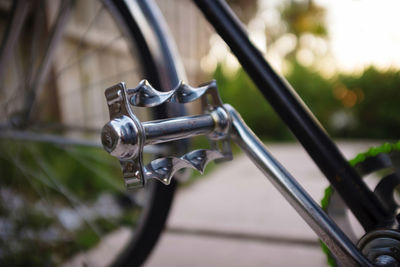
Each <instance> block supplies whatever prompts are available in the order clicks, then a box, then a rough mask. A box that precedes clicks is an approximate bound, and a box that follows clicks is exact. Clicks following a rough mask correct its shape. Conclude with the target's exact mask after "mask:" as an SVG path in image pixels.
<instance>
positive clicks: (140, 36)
mask: <svg viewBox="0 0 400 267" xmlns="http://www.w3.org/2000/svg"><path fill="white" fill-rule="evenodd" d="M77 2H78V3H79V4H80V2H79V1H77ZM148 4H149V3H142V2H141V3H140V4H139V5H137V7H139V6H140V8H141V9H146V10H147V12H149V10H150V9H149V6H148ZM16 5H17V4H16V2H14V4H13V6H14V8H15V7H16ZM103 5H104V7H105V9H107V13H109V14H110V15H111V17H113V19H114V21H115V22H116V24H117V26H118V28H119V29H120V30H121V32H122V34H123V36H124V37H125V39H126V40H128V43H130V44H131V45H132V43H133V45H132V47H136V49H137V51H138V53H136V55H137V56H139V57H140V63H139V66H140V67H141V68H142V69H143V72H142V74H143V77H141V78H145V79H147V80H149V81H150V83H151V84H152V85H153V86H154V87H156V88H160V89H164V90H165V89H172V88H173V87H174V85H176V83H177V82H178V74H177V71H176V69H177V68H176V67H175V62H174V60H175V58H173V57H171V55H172V54H173V52H171V51H169V46H168V44H167V43H164V44H163V41H165V40H166V37H165V36H164V33H163V32H162V31H161V29H159V28H157V26H154V25H157V23H158V22H157V21H155V22H154V21H153V23H155V24H151V23H150V24H149V23H148V22H143V21H139V20H143V18H142V17H141V16H142V15H143V14H142V13H141V14H142V15H140V16H139V18H138V17H137V14H133V13H134V12H132V10H130V8H129V7H128V6H127V4H126V3H125V1H118V0H117V1H108V0H103ZM30 8H32V7H30ZM102 8H103V7H102ZM35 11H36V10H35ZM153 11H154V10H153ZM153 11H152V10H150V13H148V14H147V15H146V14H145V16H144V18H145V19H149V16H150V17H151V16H152V14H153V13H152V12H153ZM101 12H103V11H101ZM33 18H35V16H33ZM150 19H154V18H150ZM29 22H31V21H29V20H27V22H26V23H29ZM141 23H147V25H150V28H148V29H150V31H151V32H143V31H142V26H141ZM90 27H92V26H90ZM27 29H31V28H30V27H28V26H24V28H23V30H22V34H20V36H19V38H18V41H17V42H20V38H26V36H28V35H29V34H25V32H23V31H26V30H27ZM5 32H7V31H5ZM149 34H150V35H154V34H157V35H158V37H157V38H161V39H159V40H158V42H159V43H156V44H154V43H151V44H149V43H148V35H149ZM153 37H154V36H153ZM164 38H165V39H164ZM28 40H30V39H29V38H28ZM32 40H33V38H32ZM153 40H154V39H153ZM21 42H22V41H21ZM80 42H81V41H80ZM4 43H6V41H3V47H4ZM79 45H80V43H79ZM20 46H21V45H19V46H18V49H19V47H20ZM132 47H131V48H132ZM78 48H79V47H78ZM161 50H162V52H161ZM154 52H156V54H158V55H155V53H154ZM0 53H1V50H0ZM160 54H162V55H164V56H161V58H160ZM165 55H166V56H165ZM15 58H16V59H15V61H18V58H17V56H15ZM4 62H7V61H3V63H4ZM3 66H4V64H3ZM5 66H7V64H6V65H5ZM162 66H170V68H168V72H165V71H162V70H160V67H162ZM164 70H165V69H164ZM0 71H1V69H0ZM7 71H9V70H7V67H5V68H4V72H3V73H2V74H0V75H7ZM55 76H57V77H58V74H57V75H55ZM0 80H1V77H0ZM46 83H47V81H46ZM111 85H113V84H108V85H107V86H111ZM0 86H1V87H2V89H1V90H6V87H9V86H8V84H6V82H3V81H2V82H0ZM18 86H19V85H18ZM128 86H129V87H133V86H136V84H128ZM43 87H44V86H43ZM23 89H24V88H23ZM25 89H26V88H25ZM102 89H103V90H98V93H99V94H101V95H102V96H103V92H104V89H105V87H104V88H102ZM18 90H19V89H18ZM26 90H27V91H28V94H29V88H28V89H26ZM46 90H47V88H46ZM43 91H45V90H43ZM24 93H25V92H23V93H22V94H20V93H18V94H17V97H16V98H19V96H20V95H24ZM42 94H43V93H42ZM45 94H46V93H45ZM14 98H15V97H12V99H14ZM36 98H37V99H39V100H37V101H38V102H39V104H38V103H36V102H35V101H33V102H35V103H33V104H32V107H31V110H30V111H29V112H28V113H26V111H25V108H24V107H25V106H26V105H25V104H24V105H22V108H21V107H18V108H11V109H10V110H11V111H10V112H8V113H7V112H5V114H6V115H5V116H3V117H2V118H1V119H2V120H1V122H2V124H1V128H0V134H1V138H2V139H0V141H2V142H4V143H0V148H1V149H3V150H2V154H1V155H0V158H3V160H4V162H0V163H1V164H0V170H1V175H2V176H3V175H9V173H14V172H15V170H12V171H11V170H10V168H11V167H9V165H8V164H10V163H11V165H12V164H14V165H18V164H19V163H18V164H17V163H16V162H17V161H14V160H15V159H14V154H7V153H3V152H4V148H6V151H7V147H8V144H9V143H10V142H15V140H13V141H10V139H13V138H15V136H16V135H15V133H18V134H21V133H31V131H35V133H36V135H35V136H36V137H38V136H40V135H41V134H42V129H39V130H38V128H37V127H42V126H43V125H40V126H37V125H36V124H35V123H36V120H37V121H40V123H42V121H41V120H42V118H39V117H40V116H41V112H39V111H40V110H41V109H42V110H45V111H46V113H49V112H51V110H52V109H51V108H50V109H48V108H47V106H42V104H46V105H47V104H48V99H46V98H47V96H45V97H42V96H41V95H39V96H37V97H36ZM42 98H44V99H42ZM0 100H2V99H1V98H0ZM46 100H47V101H46ZM5 103H6V104H5V106H14V104H13V102H11V104H9V103H10V102H5ZM24 103H25V102H24ZM98 104H99V105H103V103H98ZM15 106H17V104H15ZM43 107H44V108H43ZM7 108H8V107H7ZM4 109H6V108H5V107H4ZM21 114H22V115H21ZM26 114H28V115H26ZM32 114H33V115H32ZM36 114H39V115H36ZM183 114H184V110H183V109H182V108H181V107H177V106H166V105H164V106H161V107H158V108H157V109H154V110H153V111H152V115H151V116H152V117H153V118H155V119H158V118H163V117H166V116H171V115H174V116H176V115H183ZM21 117H22V119H21ZM33 121H35V122H33ZM60 122H63V121H62V119H60ZM60 124H61V123H60ZM32 125H33V128H32V127H31V126H32ZM35 127H36V128H35ZM46 127H48V126H46ZM43 128H45V127H44V126H43ZM10 129H11V134H12V135H14V136H13V137H10V134H8V133H9V132H10ZM49 131H51V130H49ZM62 131H64V130H62ZM37 133H39V134H37ZM46 134H48V133H47V130H46ZM85 134H86V133H83V134H82V136H85ZM56 135H60V136H63V135H64V132H62V133H58V132H57V133H56ZM66 135H68V133H67V134H66ZM43 136H44V134H43ZM79 137H80V138H81V136H79ZM82 138H83V137H82ZM84 138H86V136H85V137H84ZM17 139H18V138H17ZM36 139H38V138H36ZM88 139H89V137H88ZM24 141H26V140H24V137H23V135H22V139H21V138H19V139H18V144H17V146H21V147H22V148H21V149H24V144H25V143H24ZM27 142H28V143H31V142H35V143H36V142H37V140H31V139H29V138H28V140H27ZM40 142H42V140H41V139H40V138H39V143H40ZM46 142H47V143H48V142H49V141H46ZM50 143H51V140H50ZM55 145H56V146H58V145H59V144H55ZM62 146H63V149H64V146H68V145H65V144H64V145H62ZM71 146H74V145H71ZM14 147H15V146H14V144H13V149H14ZM13 149H9V150H10V151H11V150H13ZM21 149H20V150H21ZM10 153H11V152H10ZM12 153H13V152H12ZM46 153H47V152H46ZM7 156H8V158H7ZM17 160H19V159H17ZM113 160H114V161H115V159H113ZM38 164H39V163H38ZM50 164H51V163H50ZM21 172H22V171H21ZM32 175H35V174H32ZM38 175H39V174H38ZM29 178H30V177H29ZM121 179H122V177H120V182H121V184H122V180H121ZM10 180H12V179H11V178H10V179H5V181H4V184H3V185H2V186H5V187H4V188H8V187H10V188H12V190H14V188H13V187H12V186H14V185H15V181H10ZM24 181H25V182H24V183H26V180H24ZM24 186H25V185H24ZM146 187H147V188H146V192H147V193H146V194H147V196H146V203H145V204H144V206H143V207H142V208H141V215H140V218H139V219H138V222H137V224H136V230H135V234H134V235H133V236H132V238H131V239H130V240H129V241H128V242H127V244H126V245H125V247H124V248H123V249H122V250H121V251H120V252H119V254H118V255H117V257H116V258H114V260H113V263H112V265H113V266H140V265H141V264H143V262H144V261H145V260H146V258H147V257H148V255H149V254H150V252H151V250H152V249H153V247H154V245H155V244H156V242H157V240H158V238H159V236H160V234H161V232H162V230H163V228H164V226H165V222H166V219H167V216H168V212H169V209H170V207H171V203H172V200H173V195H174V191H175V188H176V182H175V181H174V180H173V182H172V183H171V185H170V186H164V185H162V184H161V183H158V182H149V183H148V184H147V185H146ZM18 188H23V187H22V186H21V184H20V183H18V187H17V189H15V190H19V189H18ZM24 188H25V187H24ZM12 190H11V191H12ZM46 190H47V189H46ZM16 192H18V194H19V191H16ZM23 194H24V193H22V195H23ZM8 200H9V199H5V198H4V196H3V198H2V199H0V204H1V206H0V208H2V209H0V210H1V211H3V209H5V208H4V207H6V206H7V205H6V202H7V201H8ZM122 202H124V201H122ZM74 208H75V207H74ZM7 212H8V211H7ZM5 214H6V213H5ZM7 214H8V213H7ZM1 216H2V213H1V212H0V217H1ZM85 223H86V222H85ZM1 239H3V238H2V237H1V236H0V241H1V242H0V243H3V244H4V245H5V244H6V243H7V242H5V241H7V240H1ZM3 241H4V242H3ZM99 242H100V241H99ZM51 249H53V248H51ZM3 254H4V252H3ZM7 256H10V255H0V258H1V257H6V258H7ZM14 256H15V257H14ZM14 256H13V257H14V258H11V259H8V260H10V261H11V262H10V261H9V262H10V263H15V264H14V265H27V264H28V265H30V266H33V264H34V262H30V261H29V260H25V261H20V260H17V256H18V255H14ZM52 256H54V255H51V256H50V258H51V257H52ZM32 259H33V260H32V261H34V260H35V258H32ZM0 261H1V259H0ZM13 261H15V262H13ZM38 262H40V264H43V262H42V261H38ZM46 263H50V264H51V263H52V262H46ZM89 266H90V264H89Z"/></svg>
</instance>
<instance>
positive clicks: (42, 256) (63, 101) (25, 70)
mask: <svg viewBox="0 0 400 267" xmlns="http://www.w3.org/2000/svg"><path fill="white" fill-rule="evenodd" d="M22 2H24V1H19V2H14V3H13V6H11V4H10V6H9V7H6V11H5V12H7V13H8V15H11V14H14V15H15V14H18V15H22V16H20V19H19V21H18V19H17V20H16V24H15V25H13V27H12V29H13V32H12V33H13V34H11V35H10V34H9V33H8V34H7V31H6V30H5V31H4V35H5V36H7V37H8V38H15V41H14V42H12V46H11V47H9V48H7V47H6V48H7V49H8V51H7V55H6V56H7V57H8V58H7V59H6V60H4V56H3V58H2V61H1V63H4V62H5V63H6V64H2V65H1V67H0V73H1V77H2V79H1V82H0V83H1V89H0V90H1V91H0V103H1V104H0V107H1V109H2V112H1V114H2V115H0V136H1V138H0V149H1V153H0V170H1V177H2V178H1V181H0V183H1V190H0V223H1V224H2V225H3V226H4V227H2V228H3V230H2V231H0V261H1V262H3V263H5V264H9V265H13V266H18V265H19V266H26V265H29V266H44V265H65V266H68V265H70V266H76V265H86V266H105V265H109V264H112V263H113V264H114V265H118V266H124V265H127V264H130V265H139V264H140V263H142V262H143V261H144V260H145V258H146V256H147V255H148V253H149V252H150V250H151V248H152V247H153V245H154V243H155V242H156V240H157V238H158V235H159V233H160V232H161V229H162V227H163V225H164V222H165V219H166V216H167V214H168V210H169V206H170V204H171V201H172V194H173V191H174V186H172V187H169V188H164V187H162V186H160V185H159V184H156V183H149V185H148V186H147V188H146V189H144V190H139V191H137V192H133V193H127V192H126V191H125V189H124V188H123V186H122V185H123V183H122V180H121V172H120V167H119V163H118V162H117V161H116V160H115V159H114V158H111V157H110V156H108V155H107V154H106V153H105V152H103V150H102V148H101V147H100V146H99V142H98V139H99V131H100V129H101V127H102V126H103V125H104V123H105V122H106V121H107V120H108V112H107V110H106V104H105V100H104V94H103V92H104V89H105V88H107V87H108V86H111V85H113V84H115V83H117V82H119V81H121V80H123V81H125V82H126V83H127V84H128V85H129V86H135V85H136V84H137V83H138V82H139V79H141V78H143V77H146V78H148V79H150V80H152V82H153V83H156V84H158V78H157V72H156V71H155V70H154V63H153V62H152V58H151V57H148V53H149V52H148V50H146V49H145V47H144V44H143V43H139V45H135V44H134V43H132V40H136V41H137V40H138V39H135V38H137V36H132V35H131V34H132V33H131V32H127V31H126V29H125V27H126V25H124V23H126V21H127V18H126V17H125V15H123V14H122V13H120V10H119V9H117V8H115V7H114V5H113V4H112V3H111V2H109V1H106V2H104V3H103V2H101V1H94V0H92V1H59V2H55V1H25V2H26V3H24V4H22V5H25V6H19V4H21V3H22ZM21 21H22V22H21ZM130 23H132V22H131V21H130ZM18 24H21V25H20V27H21V28H20V32H18V31H19V30H18ZM130 26H132V25H130ZM13 35H14V36H13ZM15 35H16V36H15ZM10 36H11V37H10ZM139 40H140V38H139ZM139 42H140V41H139ZM4 43H7V42H6V41H3V46H2V49H6V48H5V46H6V45H4ZM3 54H4V53H3ZM146 56H147V57H146ZM137 112H138V114H139V116H141V117H142V119H144V120H147V119H151V118H152V117H155V116H154V114H155V113H157V116H156V117H159V116H160V115H161V116H162V114H164V113H166V107H162V108H161V109H157V110H156V112H148V113H145V112H143V111H140V110H137ZM150 152H151V153H148V154H147V157H151V154H161V153H162V151H160V150H159V149H158V148H153V150H152V151H150ZM132 229H134V230H132Z"/></svg>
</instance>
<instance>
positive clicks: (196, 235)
mask: <svg viewBox="0 0 400 267" xmlns="http://www.w3.org/2000/svg"><path fill="white" fill-rule="evenodd" d="M267 146H268V148H269V149H270V151H271V152H272V154H273V155H274V156H275V157H276V158H277V159H278V160H279V161H280V162H281V163H282V164H283V165H284V166H286V168H287V169H288V170H289V172H290V173H291V174H293V175H294V176H295V177H296V179H298V181H299V182H300V183H301V184H302V185H303V187H304V188H305V189H306V190H307V191H308V192H309V193H310V194H311V196H312V197H313V198H314V199H316V200H317V201H318V202H319V200H320V199H321V197H322V195H323V190H324V188H325V187H326V186H327V182H326V181H325V179H323V178H322V174H321V173H320V172H319V170H318V169H317V168H316V167H315V166H314V164H313V163H312V161H311V160H310V158H309V157H308V155H307V154H306V153H305V152H304V151H303V150H302V148H301V147H300V146H299V145H296V144H283V145H282V144H279V145H275V144H273V145H267ZM369 146H371V143H340V148H341V150H342V151H343V153H344V154H345V156H346V157H348V158H350V157H353V156H354V155H356V154H357V153H358V152H360V151H364V150H365V149H366V148H368V147H369ZM146 266H147V267H153V266H171V267H172V266H174V267H179V266H230V267H234V266H326V264H325V258H324V255H323V254H322V253H321V252H320V249H319V246H318V243H317V238H316V235H315V234H314V233H313V232H312V230H310V229H309V228H308V226H307V225H306V224H305V223H304V222H303V221H302V219H301V218H300V217H299V216H298V215H297V214H296V212H295V211H294V210H293V208H291V206H289V204H287V203H286V202H285V200H284V199H283V197H282V196H281V195H279V193H278V192H277V190H276V189H275V188H273V186H272V185H271V184H270V182H269V181H268V180H267V179H266V178H265V177H264V176H263V175H262V174H261V172H260V171H259V170H258V169H257V168H256V167H255V166H254V165H253V164H252V163H251V162H250V160H248V159H247V158H246V157H245V156H244V155H239V156H238V157H237V158H235V160H233V161H232V162H229V163H224V164H223V165H220V167H219V168H218V169H216V170H215V171H214V172H212V173H211V174H210V175H209V176H208V177H204V179H203V180H200V181H198V182H197V183H195V184H193V185H191V186H189V187H186V188H183V189H182V190H180V191H179V192H178V195H177V197H176V199H175V203H174V206H173V209H172V212H171V215H170V218H169V222H168V230H167V231H166V232H165V234H164V235H163V236H162V238H161V240H160V242H159V244H158V246H157V247H156V249H155V250H154V252H153V254H152V256H151V257H150V259H149V260H148V262H147V264H146Z"/></svg>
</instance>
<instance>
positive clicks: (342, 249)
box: [102, 0, 394, 266]
mask: <svg viewBox="0 0 400 267" xmlns="http://www.w3.org/2000/svg"><path fill="white" fill-rule="evenodd" d="M194 2H195V3H196V4H197V6H198V7H199V8H200V10H201V11H202V12H203V13H204V15H205V17H206V19H207V20H208V21H209V22H210V23H211V25H212V26H214V28H215V29H216V31H217V33H218V34H219V35H220V36H221V37H222V38H223V39H224V40H225V42H226V43H227V44H228V46H229V47H230V48H231V50H232V52H233V53H234V54H235V55H236V57H237V58H238V59H239V61H240V63H241V64H242V66H243V68H244V69H245V70H246V71H247V73H248V74H249V76H250V77H251V78H252V79H253V81H254V82H255V84H256V85H257V87H258V88H259V90H260V91H261V93H263V95H264V96H265V98H266V99H267V100H268V101H269V103H270V104H271V105H272V107H273V108H274V109H275V111H276V112H277V113H278V115H279V116H280V117H281V119H282V120H283V121H284V122H285V124H286V125H287V126H288V127H289V128H290V130H291V131H292V132H293V134H294V135H295V136H296V138H297V139H298V140H299V141H300V143H301V144H302V145H303V147H304V148H305V149H306V151H307V152H308V154H309V155H310V156H311V158H312V159H313V160H314V162H315V163H316V164H317V166H318V167H319V168H320V170H321V171H322V172H323V173H324V175H325V176H326V177H327V179H328V180H329V182H330V183H331V184H332V185H333V187H334V188H335V189H336V190H337V191H338V193H339V194H340V195H341V197H342V198H343V200H344V202H345V203H346V204H347V206H348V207H349V208H350V209H351V211H352V212H353V214H354V215H355V216H356V217H357V219H358V220H359V222H360V223H361V224H362V226H363V227H364V229H365V230H366V231H367V232H369V231H372V230H374V229H376V228H377V227H386V228H391V227H393V225H394V224H393V222H394V218H393V217H394V216H393V214H391V212H390V211H389V210H388V209H386V208H384V206H383V204H382V203H381V202H380V201H379V200H378V198H377V196H375V195H374V194H373V193H372V192H371V191H370V190H369V189H368V187H367V186H366V184H365V183H364V182H363V181H362V180H361V177H360V176H359V175H358V174H357V172H356V171H355V170H354V169H353V168H352V167H351V166H350V165H349V164H348V162H347V161H346V159H345V158H344V156H343V155H342V154H341V152H340V151H339V149H338V148H337V146H336V145H335V144H334V142H333V141H332V140H331V139H330V138H329V136H328V134H327V133H326V132H325V130H324V129H323V128H322V126H321V125H320V123H319V122H318V121H317V119H316V118H315V117H314V116H313V115H312V113H311V112H310V111H309V110H308V109H307V107H306V106H305V104H304V103H303V102H302V100H301V99H300V98H299V97H298V96H297V94H296V93H295V91H294V90H293V89H292V88H291V87H290V85H289V84H288V83H287V82H285V80H284V79H282V78H281V77H280V76H279V75H277V74H276V73H275V72H274V71H273V70H272V68H271V67H270V66H269V64H268V63H267V62H266V61H265V60H264V58H263V56H262V54H261V53H260V52H259V51H258V50H257V49H256V48H255V47H254V46H253V45H252V43H251V42H250V40H249V38H248V37H247V34H246V32H245V30H244V29H243V28H242V26H241V24H240V22H239V21H238V20H237V19H236V17H235V16H234V15H233V13H232V11H231V10H230V9H229V7H228V6H227V5H226V4H225V3H223V2H222V0H194ZM207 96H208V97H210V99H209V98H207ZM199 98H201V99H202V100H203V107H204V108H205V110H208V113H207V112H206V113H205V114H203V115H198V116H192V117H180V118H169V119H165V120H158V121H152V122H146V123H143V124H142V123H141V122H140V121H139V119H138V118H137V117H136V116H135V115H134V112H133V111H132V110H131V109H130V106H131V105H133V106H139V107H156V106H159V105H162V104H164V103H170V102H172V103H178V104H186V103H189V102H191V101H194V100H196V99H199ZM106 99H107V103H108V107H109V111H110V121H109V122H108V123H107V124H106V125H105V126H104V127H103V131H102V143H103V146H104V148H105V149H106V150H107V151H108V152H109V153H110V154H111V155H113V156H115V157H117V158H119V159H120V163H121V166H122V169H123V173H124V180H125V183H126V185H127V187H128V188H130V187H136V186H143V185H144V183H145V181H146V180H148V179H151V178H153V179H157V180H159V181H161V182H162V183H164V184H166V185H168V184H169V183H170V181H171V179H172V175H173V174H174V173H175V172H176V171H177V170H179V169H182V168H194V169H197V170H200V171H202V170H203V169H204V166H205V165H206V164H207V162H209V161H210V160H213V159H221V160H222V159H228V158H231V157H230V155H231V154H230V149H229V151H228V150H225V149H224V147H225V146H224V145H225V144H228V146H229V140H230V139H232V140H233V141H235V142H236V143H237V144H238V145H239V146H240V147H241V148H242V149H243V150H244V151H245V152H246V154H247V155H248V156H249V157H250V158H251V159H252V160H253V162H254V163H255V164H256V165H257V167H258V168H259V169H261V171H262V172H263V173H264V174H265V175H266V176H267V177H268V178H269V179H270V180H271V182H272V184H273V185H274V186H275V187H276V188H277V189H278V190H279V191H280V193H281V194H282V195H283V196H284V197H285V198H286V199H287V200H288V202H289V203H290V204H291V205H292V206H293V207H294V208H295V209H296V211H297V212H298V213H299V214H300V216H302V218H303V219H304V220H305V221H306V222H307V223H308V224H309V226H310V227H311V228H312V229H313V230H314V231H315V232H316V233H317V235H318V236H319V237H320V239H321V240H322V241H323V242H324V243H325V244H326V245H327V246H328V248H329V249H330V250H331V251H332V253H333V254H334V255H335V256H336V257H337V258H338V260H340V261H341V262H342V263H343V264H345V265H346V266H347V265H349V266H354V265H361V266H372V265H371V263H370V262H369V261H368V260H367V259H366V258H365V257H364V256H363V254H362V253H361V252H360V251H359V250H358V249H357V248H356V246H355V245H354V244H353V243H352V242H351V241H350V239H349V238H348V237H347V236H346V235H345V234H344V233H343V232H342V231H341V229H340V228H339V227H338V226H337V225H336V224H335V223H334V222H333V221H332V220H331V219H330V218H329V217H328V216H327V214H326V213H325V212H324V211H323V210H322V209H321V207H320V206H319V205H318V204H317V203H316V202H315V201H314V200H313V199H312V198H311V197H310V196H309V195H308V193H307V192H306V191H305V190H304V189H303V188H302V187H301V185H300V184H299V183H297V181H296V180H295V179H294V177H292V176H291V175H290V174H289V173H288V172H287V171H286V170H285V169H284V167H283V166H281V165H280V164H279V162H278V161H277V160H275V159H274V158H273V156H272V155H271V154H270V153H269V152H268V150H267V149H266V148H265V147H264V145H263V144H262V142H261V141H260V140H259V139H258V138H257V137H256V136H255V135H254V133H253V132H252V131H251V130H250V129H249V128H248V127H247V126H246V124H245V123H244V121H243V120H242V119H241V118H240V115H239V114H238V113H237V112H236V111H235V110H234V108H233V107H231V106H230V105H228V104H226V105H223V104H222V103H221V100H220V99H219V96H218V92H217V87H216V85H215V82H210V83H209V84H205V85H203V86H201V87H199V88H193V87H190V86H187V85H185V84H184V83H180V84H179V85H178V86H177V87H176V88H174V89H173V90H171V91H168V92H167V93H163V92H161V91H158V90H156V89H155V88H153V87H152V86H151V85H150V84H149V83H147V81H142V82H141V83H140V84H139V85H138V86H137V87H136V88H134V89H127V88H126V85H125V84H124V83H119V84H117V85H114V86H112V87H110V88H108V89H107V90H106ZM197 135H207V136H208V137H210V140H211V141H213V142H214V143H211V147H212V149H211V150H195V151H192V152H190V153H187V154H185V155H183V156H181V157H179V158H178V157H173V156H172V157H164V158H158V159H157V160H154V161H152V162H150V163H149V164H148V165H146V166H144V165H143V163H142V158H143V156H142V153H143V147H144V146H145V145H150V144H158V143H163V142H169V141H174V140H180V139H183V138H188V137H192V136H197ZM129 140H131V141H129ZM217 140H222V142H223V143H221V145H222V149H221V148H220V147H219V146H218V145H217V144H216V143H215V141H217Z"/></svg>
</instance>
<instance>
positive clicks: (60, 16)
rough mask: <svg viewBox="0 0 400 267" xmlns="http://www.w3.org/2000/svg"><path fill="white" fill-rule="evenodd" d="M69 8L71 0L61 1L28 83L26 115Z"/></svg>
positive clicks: (54, 48)
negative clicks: (34, 70)
mask: <svg viewBox="0 0 400 267" xmlns="http://www.w3.org/2000/svg"><path fill="white" fill-rule="evenodd" d="M71 9H72V0H64V1H62V3H61V6H60V9H59V12H58V15H57V18H56V20H55V23H54V26H53V28H52V30H51V32H50V34H49V36H50V37H49V39H48V41H47V44H46V50H45V54H44V56H43V58H42V60H41V62H40V65H39V68H38V70H37V72H36V73H35V78H34V80H33V81H31V82H30V83H29V87H30V91H29V94H28V96H27V98H26V101H25V105H24V108H25V109H26V112H27V114H26V115H27V117H28V116H29V113H30V111H31V109H32V106H33V104H34V102H35V99H36V96H37V95H38V94H39V93H40V92H39V91H38V90H40V89H41V85H42V84H43V82H44V78H45V77H46V76H47V74H48V72H49V68H50V63H51V60H52V58H53V56H54V52H55V50H56V47H57V45H58V43H59V41H60V40H61V38H62V35H63V34H64V29H65V26H66V24H67V20H68V18H69V15H70V12H71Z"/></svg>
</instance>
